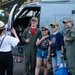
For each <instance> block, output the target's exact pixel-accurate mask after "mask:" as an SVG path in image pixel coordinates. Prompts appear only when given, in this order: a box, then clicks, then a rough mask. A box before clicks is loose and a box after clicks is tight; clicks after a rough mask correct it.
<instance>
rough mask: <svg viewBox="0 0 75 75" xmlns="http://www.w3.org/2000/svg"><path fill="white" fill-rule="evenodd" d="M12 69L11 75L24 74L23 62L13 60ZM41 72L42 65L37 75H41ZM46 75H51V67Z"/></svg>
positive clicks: (42, 70)
mask: <svg viewBox="0 0 75 75" xmlns="http://www.w3.org/2000/svg"><path fill="white" fill-rule="evenodd" d="M13 69H14V71H13V75H24V74H23V70H24V66H23V62H19V63H18V62H14V68H13ZM43 72H44V69H43V66H42V67H41V70H40V74H39V75H43ZM48 75H53V74H52V69H49V73H48Z"/></svg>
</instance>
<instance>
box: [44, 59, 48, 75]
mask: <svg viewBox="0 0 75 75" xmlns="http://www.w3.org/2000/svg"><path fill="white" fill-rule="evenodd" d="M47 74H48V69H47V66H46V59H44V75H47Z"/></svg>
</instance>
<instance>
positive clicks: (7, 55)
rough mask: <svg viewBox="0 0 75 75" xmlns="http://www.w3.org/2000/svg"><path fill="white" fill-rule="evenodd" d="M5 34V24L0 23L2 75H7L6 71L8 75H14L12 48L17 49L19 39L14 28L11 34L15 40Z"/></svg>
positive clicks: (0, 63) (0, 64) (0, 68)
mask: <svg viewBox="0 0 75 75" xmlns="http://www.w3.org/2000/svg"><path fill="white" fill-rule="evenodd" d="M5 32H6V27H5V24H4V23H3V22H2V21H0V75H5V71H6V73H7V75H13V57H12V52H11V47H12V46H13V47H15V46H16V45H17V44H18V42H19V38H18V36H17V34H16V31H15V29H14V28H12V30H11V32H12V33H13V35H14V36H15V38H14V37H12V36H8V35H5Z"/></svg>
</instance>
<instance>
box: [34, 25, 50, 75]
mask: <svg viewBox="0 0 75 75" xmlns="http://www.w3.org/2000/svg"><path fill="white" fill-rule="evenodd" d="M42 32H43V35H40V36H39V37H38V39H37V41H36V45H37V56H36V69H35V75H39V71H40V67H41V64H42V59H43V60H44V75H47V73H48V70H47V66H46V61H47V58H49V55H50V49H49V48H50V47H49V36H50V32H49V29H48V26H44V27H42Z"/></svg>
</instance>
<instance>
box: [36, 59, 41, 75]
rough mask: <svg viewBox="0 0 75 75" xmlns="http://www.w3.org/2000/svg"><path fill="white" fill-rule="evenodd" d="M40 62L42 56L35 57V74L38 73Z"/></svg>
mask: <svg viewBox="0 0 75 75" xmlns="http://www.w3.org/2000/svg"><path fill="white" fill-rule="evenodd" d="M41 63H42V58H37V59H36V69H35V75H39V72H40V67H41Z"/></svg>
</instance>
